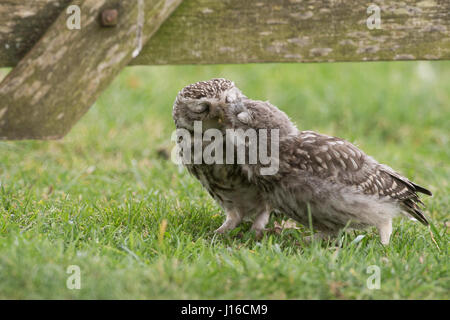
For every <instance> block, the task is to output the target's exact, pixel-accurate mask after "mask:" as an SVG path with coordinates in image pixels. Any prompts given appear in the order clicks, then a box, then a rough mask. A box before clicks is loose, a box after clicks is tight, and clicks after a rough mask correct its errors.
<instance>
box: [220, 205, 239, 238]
mask: <svg viewBox="0 0 450 320" xmlns="http://www.w3.org/2000/svg"><path fill="white" fill-rule="evenodd" d="M225 214H226V215H227V218H226V220H225V222H224V223H223V224H222V225H221V226H220V228H219V229H217V230H216V231H215V232H217V233H225V232H227V231H229V230H233V229H234V228H236V227H237V226H238V224H239V223H241V221H242V216H241V215H240V214H239V212H237V211H235V210H227V211H225Z"/></svg>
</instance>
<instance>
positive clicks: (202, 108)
mask: <svg viewBox="0 0 450 320" xmlns="http://www.w3.org/2000/svg"><path fill="white" fill-rule="evenodd" d="M209 107H210V104H209V103H208V102H202V103H199V104H197V105H195V106H193V107H192V108H191V110H192V111H194V112H197V113H203V112H207V111H209Z"/></svg>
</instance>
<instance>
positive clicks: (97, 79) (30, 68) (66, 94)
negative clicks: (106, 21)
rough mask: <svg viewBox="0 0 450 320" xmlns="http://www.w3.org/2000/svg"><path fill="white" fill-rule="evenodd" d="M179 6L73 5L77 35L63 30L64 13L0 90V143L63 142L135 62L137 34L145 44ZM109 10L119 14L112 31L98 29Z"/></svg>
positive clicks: (143, 1) (172, 0)
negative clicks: (78, 20)
mask: <svg viewBox="0 0 450 320" xmlns="http://www.w3.org/2000/svg"><path fill="white" fill-rule="evenodd" d="M181 1H182V0H139V1H119V0H117V1H106V0H84V1H83V0H79V1H73V2H72V4H77V5H78V6H79V7H80V8H81V22H82V27H81V29H80V30H76V29H75V30H70V29H69V28H67V26H66V20H67V14H66V13H65V11H64V12H62V13H61V14H60V15H59V16H58V17H57V18H56V20H55V22H54V23H53V24H52V25H51V26H50V27H49V28H48V30H47V32H45V34H44V35H43V37H42V38H41V39H40V40H39V41H38V42H37V43H36V44H35V46H34V47H33V49H32V50H31V51H30V52H28V53H27V54H26V56H25V57H24V58H23V59H22V60H21V61H20V62H19V64H18V65H17V66H16V67H15V68H14V69H13V71H12V72H11V73H9V74H8V75H7V77H6V78H5V79H4V80H3V82H2V83H1V84H0V139H9V140H12V139H58V138H61V137H62V136H64V135H65V134H66V133H67V132H68V131H69V129H70V128H71V127H72V125H73V124H75V123H76V122H77V121H78V119H79V118H80V117H81V116H82V115H83V114H84V113H85V112H86V111H87V110H88V109H89V107H90V106H91V105H92V104H93V103H94V102H95V100H96V99H97V97H98V95H99V94H100V92H101V91H102V90H103V89H104V88H106V87H107V86H108V85H109V83H110V82H111V81H112V79H113V78H114V77H115V75H116V74H117V73H118V72H119V71H120V70H121V69H122V68H123V67H125V66H126V65H127V64H128V63H129V62H130V60H131V59H132V58H133V57H132V55H133V51H135V50H136V48H137V46H138V43H139V37H138V34H140V35H141V36H142V37H141V40H142V43H143V44H145V42H146V41H147V40H148V39H149V38H150V37H151V36H152V35H153V34H154V33H155V32H156V30H158V28H159V27H160V25H161V24H162V22H163V21H164V20H165V19H166V18H167V17H168V16H169V15H170V14H171V13H172V11H173V10H174V9H175V8H176V7H177V6H178V5H179V3H180V2H181ZM38 2H39V1H38ZM13 3H14V1H13ZM44 7H45V6H44ZM107 8H108V9H109V8H117V9H118V10H119V22H118V25H117V26H116V27H112V28H104V27H101V26H100V23H99V14H100V12H101V11H102V10H103V9H107ZM23 12H24V11H22V13H23ZM144 12H145V14H144ZM140 14H141V17H142V20H141V21H142V28H141V27H140V24H139V23H138V20H139V15H140ZM139 30H142V32H139Z"/></svg>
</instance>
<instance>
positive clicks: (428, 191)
mask: <svg viewBox="0 0 450 320" xmlns="http://www.w3.org/2000/svg"><path fill="white" fill-rule="evenodd" d="M410 183H411V184H412V185H413V186H414V189H415V191H417V192H420V193H423V194H426V195H429V196H432V195H433V194H432V193H431V191H430V190H428V189H425V188H424V187H421V186H419V185H418V184H415V183H414V182H411V181H410Z"/></svg>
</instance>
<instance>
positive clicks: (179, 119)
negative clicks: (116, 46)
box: [173, 79, 431, 244]
mask: <svg viewBox="0 0 450 320" xmlns="http://www.w3.org/2000/svg"><path fill="white" fill-rule="evenodd" d="M173 117H174V120H175V123H176V126H177V128H185V129H188V130H190V131H191V130H192V129H193V121H202V123H204V124H205V126H204V129H207V128H216V129H219V130H221V131H223V132H225V130H226V129H244V130H246V129H249V128H253V129H255V130H260V129H279V138H280V139H279V170H278V172H277V173H276V174H274V175H261V174H260V168H261V167H262V165H261V164H260V163H257V164H250V165H249V164H241V165H238V164H234V165H218V164H211V165H206V164H201V165H187V168H188V170H189V171H190V172H191V173H192V174H193V175H194V176H196V177H197V178H198V179H199V180H200V182H201V183H202V184H203V186H205V187H206V189H207V190H208V191H209V192H210V194H211V195H212V196H213V197H214V199H216V201H218V202H219V204H221V206H222V207H223V208H224V209H225V212H226V214H227V221H226V222H225V223H224V225H223V226H222V227H221V228H220V229H219V231H225V230H228V229H230V228H233V227H235V226H236V225H237V224H238V223H239V222H240V221H241V218H242V217H245V216H247V215H249V212H250V211H252V213H256V215H257V217H259V216H260V217H261V218H259V219H258V218H257V219H256V220H255V224H254V229H255V230H258V231H260V230H262V228H263V227H264V226H265V224H266V223H267V221H268V216H269V213H270V210H276V211H280V212H283V213H285V214H286V215H288V216H289V217H291V218H293V219H294V220H296V221H298V222H300V223H302V224H304V225H308V224H309V216H308V207H309V210H310V213H311V218H312V224H313V226H314V228H315V229H316V230H318V231H320V232H321V234H322V235H325V236H333V235H336V234H337V233H338V231H339V230H340V229H342V228H344V227H345V226H349V227H350V228H358V229H359V228H365V227H368V226H375V227H377V228H378V230H379V232H380V236H381V242H382V243H383V244H387V243H389V238H390V234H391V232H392V218H393V217H394V216H396V215H398V214H404V215H411V216H412V217H414V218H415V219H417V220H419V221H420V222H421V223H423V224H425V225H427V224H428V221H427V218H426V217H425V215H424V214H423V212H422V211H421V208H420V207H419V206H420V205H421V204H422V202H421V201H420V199H419V197H418V194H417V193H419V192H420V193H424V194H427V195H431V192H430V191H428V190H427V189H425V188H423V187H420V186H419V185H417V184H415V183H413V182H411V181H410V180H408V179H407V178H405V177H403V176H402V175H400V174H398V173H397V172H395V171H394V170H393V169H391V168H390V167H388V166H386V165H383V164H379V163H378V162H377V161H375V160H374V159H373V158H372V157H369V156H367V155H366V154H365V153H364V152H363V151H361V150H360V149H358V148H357V147H356V146H354V145H353V144H351V143H350V142H348V141H345V140H343V139H340V138H336V137H331V136H327V135H322V134H319V133H316V132H313V131H299V130H298V129H297V128H296V127H295V125H294V124H293V123H292V122H291V121H290V120H289V118H288V117H287V116H286V114H284V112H282V111H280V110H279V109H278V108H276V107H275V106H273V105H271V104H270V103H269V102H263V101H255V100H251V99H248V98H247V97H246V96H245V95H243V94H242V93H241V91H240V90H239V89H238V88H236V87H235V86H234V84H233V83H232V82H231V81H229V80H225V79H213V80H210V81H205V82H198V83H196V84H193V85H190V86H187V87H185V88H184V89H183V90H182V91H180V93H179V94H178V96H177V99H176V101H175V104H174V110H173ZM225 199H226V200H225ZM248 203H250V204H252V205H251V206H249V205H248ZM236 212H238V213H236ZM257 221H259V222H257ZM256 225H257V226H256Z"/></svg>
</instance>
